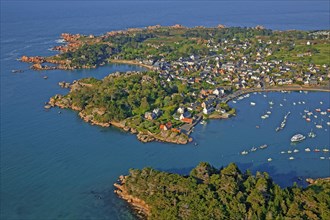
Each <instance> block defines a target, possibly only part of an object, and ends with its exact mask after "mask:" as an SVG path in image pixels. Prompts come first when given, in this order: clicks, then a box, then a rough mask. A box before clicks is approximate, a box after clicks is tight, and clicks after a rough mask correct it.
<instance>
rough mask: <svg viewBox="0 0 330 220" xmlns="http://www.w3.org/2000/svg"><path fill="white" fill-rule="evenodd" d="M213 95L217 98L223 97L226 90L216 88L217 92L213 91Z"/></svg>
mask: <svg viewBox="0 0 330 220" xmlns="http://www.w3.org/2000/svg"><path fill="white" fill-rule="evenodd" d="M213 94H214V95H216V96H221V95H223V94H225V90H224V88H221V87H220V88H216V89H215V90H213Z"/></svg>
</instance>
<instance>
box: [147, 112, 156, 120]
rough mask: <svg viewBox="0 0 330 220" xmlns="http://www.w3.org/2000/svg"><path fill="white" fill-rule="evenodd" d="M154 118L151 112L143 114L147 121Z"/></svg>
mask: <svg viewBox="0 0 330 220" xmlns="http://www.w3.org/2000/svg"><path fill="white" fill-rule="evenodd" d="M156 117H157V116H156V115H155V113H153V112H146V113H144V118H145V119H147V120H153V119H155V118H156Z"/></svg>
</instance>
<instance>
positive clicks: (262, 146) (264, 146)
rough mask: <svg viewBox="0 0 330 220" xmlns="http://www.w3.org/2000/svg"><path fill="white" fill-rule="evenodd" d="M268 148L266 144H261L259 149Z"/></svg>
mask: <svg viewBox="0 0 330 220" xmlns="http://www.w3.org/2000/svg"><path fill="white" fill-rule="evenodd" d="M267 147H268V146H267V144H263V145H261V146H260V147H259V148H260V149H265V148H267Z"/></svg>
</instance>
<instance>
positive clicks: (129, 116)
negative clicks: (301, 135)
mask: <svg viewBox="0 0 330 220" xmlns="http://www.w3.org/2000/svg"><path fill="white" fill-rule="evenodd" d="M329 35H330V32H329V31H328V30H327V31H298V30H292V31H273V30H269V29H265V28H264V27H262V26H257V27H254V28H241V27H229V28H226V27H224V26H223V25H219V26H217V27H213V28H208V27H194V28H187V27H184V26H182V25H174V26H170V27H162V26H160V25H155V26H149V27H146V28H130V29H127V30H122V31H111V32H108V33H106V34H104V35H101V36H94V35H89V36H87V35H80V34H67V33H65V34H62V36H61V37H62V38H63V41H64V42H66V43H65V44H64V45H60V46H55V47H54V48H53V50H57V51H59V53H58V54H57V55H55V56H50V57H40V56H36V57H27V56H23V57H22V58H21V61H23V62H29V63H33V64H32V66H31V68H32V69H35V70H52V69H63V70H71V69H78V68H95V67H98V66H102V65H105V64H107V63H125V64H133V65H140V66H143V67H145V68H146V69H147V71H145V72H126V73H115V74H110V75H109V76H107V77H105V78H104V79H102V80H97V79H94V78H86V79H81V80H78V81H75V82H73V83H71V84H70V83H65V82H61V85H62V86H63V87H66V88H70V92H69V93H68V94H67V95H64V96H63V95H55V96H54V97H52V98H51V99H50V101H49V103H48V104H47V105H46V106H45V107H46V108H50V107H54V106H58V107H61V108H71V109H73V110H76V111H78V112H79V115H80V117H81V118H83V119H84V120H85V121H87V122H90V123H92V124H97V125H100V126H104V127H108V126H111V125H113V126H116V127H119V128H122V129H124V130H125V131H130V132H131V133H135V134H137V137H138V139H139V140H141V141H143V142H149V141H154V140H156V141H163V142H170V143H178V144H186V143H188V142H189V141H192V139H191V138H190V137H189V134H190V132H191V131H192V128H193V127H194V125H195V124H196V123H198V122H199V121H200V120H202V119H208V118H228V117H230V116H232V115H235V109H233V108H231V107H230V106H228V104H227V102H228V101H229V100H230V99H232V98H235V97H237V96H239V95H241V94H244V93H248V92H255V91H279V90H321V91H330V90H329V79H330V68H329V64H330V59H329V53H330V42H329Z"/></svg>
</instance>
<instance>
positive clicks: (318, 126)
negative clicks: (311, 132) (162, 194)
mask: <svg viewBox="0 0 330 220" xmlns="http://www.w3.org/2000/svg"><path fill="white" fill-rule="evenodd" d="M315 127H316V128H318V129H321V128H323V126H322V125H315Z"/></svg>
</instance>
